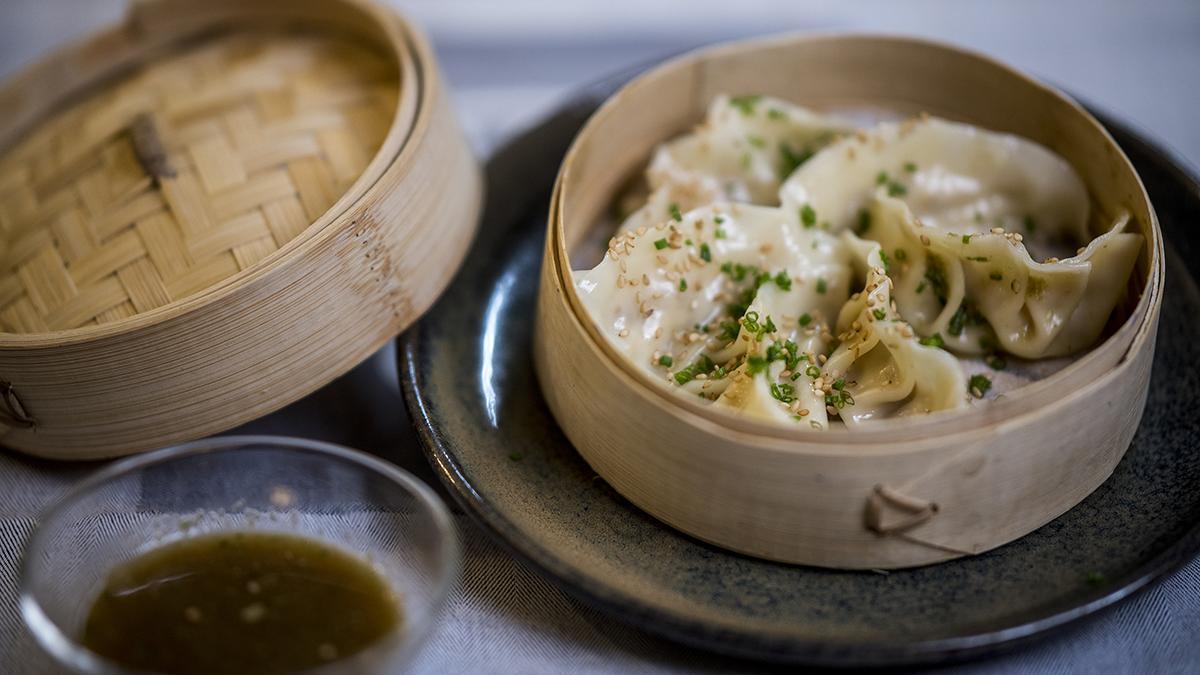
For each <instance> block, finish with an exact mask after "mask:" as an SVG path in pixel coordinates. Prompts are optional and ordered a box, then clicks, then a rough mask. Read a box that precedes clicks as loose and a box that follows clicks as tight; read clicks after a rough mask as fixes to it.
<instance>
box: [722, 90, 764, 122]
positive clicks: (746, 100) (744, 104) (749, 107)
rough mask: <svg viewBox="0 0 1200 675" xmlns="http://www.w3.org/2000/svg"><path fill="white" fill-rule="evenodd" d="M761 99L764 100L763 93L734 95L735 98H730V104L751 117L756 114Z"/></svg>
mask: <svg viewBox="0 0 1200 675" xmlns="http://www.w3.org/2000/svg"><path fill="white" fill-rule="evenodd" d="M760 100H762V95H760V94H747V95H744V96H734V97H733V98H731V99H729V105H731V106H733V107H735V108H737V109H738V110H740V111H741V113H742V114H743V115H745V116H746V117H749V116H751V115H753V114H754V108H755V107H756V106H757V105H758V102H759V101H760Z"/></svg>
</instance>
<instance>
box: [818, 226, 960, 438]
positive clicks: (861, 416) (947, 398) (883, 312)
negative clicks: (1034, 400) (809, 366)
mask: <svg viewBox="0 0 1200 675" xmlns="http://www.w3.org/2000/svg"><path fill="white" fill-rule="evenodd" d="M848 244H850V245H852V246H853V247H854V248H855V250H856V251H857V252H858V254H859V259H860V260H862V261H863V262H864V264H865V267H866V269H865V276H866V284H865V286H864V288H863V290H862V292H860V293H856V294H855V295H854V296H852V297H851V298H850V301H849V302H847V303H846V305H845V306H844V307H843V308H842V311H841V314H840V316H839V317H838V324H837V327H838V340H840V343H839V344H838V346H837V349H835V350H834V351H833V353H832V354H830V355H829V358H828V360H826V361H825V364H824V366H823V367H822V369H821V377H820V378H818V379H817V380H816V381H815V382H813V385H812V386H813V388H814V389H817V390H819V391H821V392H823V394H824V402H825V403H826V404H827V406H828V408H829V410H830V412H831V413H832V412H836V413H837V414H838V416H839V417H840V418H841V419H842V421H843V422H845V423H846V424H847V425H849V426H854V425H857V424H859V423H861V422H864V421H867V420H870V419H876V418H881V417H902V416H905V415H914V414H926V413H930V412H934V411H937V410H952V409H955V408H962V407H965V406H966V405H967V404H968V403H967V378H966V374H965V373H964V371H963V368H962V365H961V364H960V363H959V362H958V359H956V358H954V356H953V355H951V354H950V353H949V352H946V351H945V350H942V349H939V348H937V347H936V346H931V345H926V344H922V343H921V341H920V340H919V339H918V336H917V334H916V333H915V332H914V331H913V329H912V327H911V326H909V325H908V323H906V322H905V321H904V320H903V319H902V318H901V316H900V314H899V313H898V312H897V311H896V307H894V306H893V304H892V297H891V294H892V280H891V278H890V277H888V275H887V274H886V273H885V271H884V258H883V256H882V255H881V251H882V249H881V248H880V247H879V245H878V244H874V243H871V242H865V241H861V240H859V241H856V242H848Z"/></svg>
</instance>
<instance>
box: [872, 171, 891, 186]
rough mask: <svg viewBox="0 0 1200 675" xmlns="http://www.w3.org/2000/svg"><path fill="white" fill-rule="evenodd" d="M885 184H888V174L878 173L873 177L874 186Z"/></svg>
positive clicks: (884, 172)
mask: <svg viewBox="0 0 1200 675" xmlns="http://www.w3.org/2000/svg"><path fill="white" fill-rule="evenodd" d="M887 182H888V173H887V172H886V171H880V172H879V174H878V175H876V176H875V184H876V185H883V184H884V183H887Z"/></svg>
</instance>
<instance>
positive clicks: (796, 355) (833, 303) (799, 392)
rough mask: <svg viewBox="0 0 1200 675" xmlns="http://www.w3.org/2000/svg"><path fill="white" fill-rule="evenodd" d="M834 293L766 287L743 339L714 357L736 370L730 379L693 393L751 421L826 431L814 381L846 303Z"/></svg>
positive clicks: (743, 322) (746, 319)
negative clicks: (819, 360) (820, 360)
mask: <svg viewBox="0 0 1200 675" xmlns="http://www.w3.org/2000/svg"><path fill="white" fill-rule="evenodd" d="M821 236H824V235H821ZM797 291H799V292H797ZM833 295H834V294H833V293H831V292H830V291H829V290H828V289H826V291H825V293H818V292H815V288H808V289H800V288H797V287H796V286H794V285H793V286H791V287H786V286H780V285H779V284H777V283H769V284H764V285H762V286H760V287H759V289H758V291H757V294H756V295H755V298H754V301H753V302H752V303H750V306H749V308H748V309H747V310H746V313H745V314H744V315H743V316H742V317H741V319H739V320H738V326H739V328H738V335H737V337H736V338H735V339H734V340H733V341H732V342H731V343H729V344H728V345H726V346H725V347H724V348H722V349H720V350H717V351H716V352H714V353H713V354H712V355H711V358H712V359H714V360H716V361H720V362H724V363H727V364H733V365H734V366H735V367H734V369H733V370H732V371H731V373H730V375H729V377H727V378H724V380H722V381H721V383H720V385H719V386H716V387H714V386H713V385H714V382H712V381H711V380H709V381H707V382H703V383H700V384H699V385H697V386H694V387H693V390H696V391H697V393H700V394H701V395H704V396H706V397H707V398H712V399H714V400H715V402H716V403H715V404H716V406H718V407H723V408H730V409H733V410H737V411H738V412H740V413H742V414H745V415H747V416H749V417H757V418H760V419H767V420H774V421H777V422H784V423H802V424H804V425H806V426H810V427H813V428H816V429H824V428H825V427H826V426H827V424H828V420H827V416H826V414H825V403H824V396H823V395H821V394H818V393H816V392H814V390H813V388H812V386H811V382H812V379H813V377H815V376H816V370H815V369H816V366H817V363H818V361H817V359H818V357H817V355H818V354H824V353H825V352H826V350H827V349H828V348H829V347H830V346H832V341H833V334H832V332H831V330H832V321H834V320H835V318H836V311H837V307H838V306H839V305H840V304H841V303H843V302H844V301H845V299H846V296H845V295H844V294H842V293H838V294H837V297H832V296H833ZM823 296H829V297H823Z"/></svg>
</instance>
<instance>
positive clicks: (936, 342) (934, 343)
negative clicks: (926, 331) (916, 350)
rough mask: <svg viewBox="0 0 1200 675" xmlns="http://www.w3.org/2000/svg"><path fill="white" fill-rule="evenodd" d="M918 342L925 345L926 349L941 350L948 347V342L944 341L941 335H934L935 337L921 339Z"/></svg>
mask: <svg viewBox="0 0 1200 675" xmlns="http://www.w3.org/2000/svg"><path fill="white" fill-rule="evenodd" d="M917 342H920V343H921V344H923V345H925V346H926V347H938V348H941V347H945V346H946V341H945V340H943V339H942V334H941V333H934V334H933V335H930V336H929V337H924V338H921V339H920V340H918V341H917Z"/></svg>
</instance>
